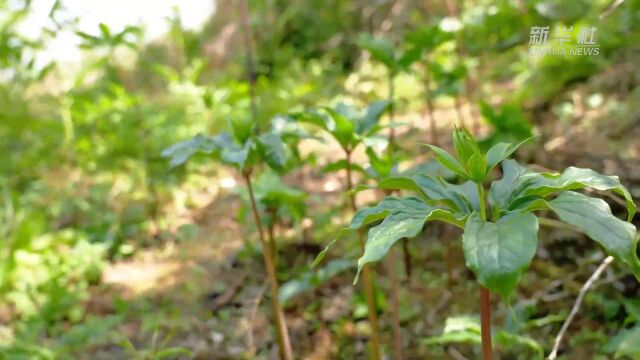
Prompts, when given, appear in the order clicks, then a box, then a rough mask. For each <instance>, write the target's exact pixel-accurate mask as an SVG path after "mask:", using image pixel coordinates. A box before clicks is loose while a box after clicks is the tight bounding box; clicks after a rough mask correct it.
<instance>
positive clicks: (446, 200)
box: [378, 174, 480, 214]
mask: <svg viewBox="0 0 640 360" xmlns="http://www.w3.org/2000/svg"><path fill="white" fill-rule="evenodd" d="M378 188H379V189H386V190H408V191H413V192H415V193H416V194H418V195H420V197H422V199H423V200H424V201H425V202H426V203H427V204H429V205H436V204H440V205H444V206H447V207H448V208H450V209H452V210H454V211H455V212H457V213H460V214H469V213H471V212H473V211H474V210H478V209H480V200H479V198H478V194H477V191H476V186H475V184H474V183H473V182H472V181H466V182H465V183H463V184H461V185H454V184H450V183H448V182H446V181H445V180H444V179H442V178H440V177H433V176H429V175H426V174H416V175H413V176H412V177H403V176H398V177H390V178H386V179H383V180H381V181H380V182H378Z"/></svg>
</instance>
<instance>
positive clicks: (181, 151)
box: [162, 133, 233, 167]
mask: <svg viewBox="0 0 640 360" xmlns="http://www.w3.org/2000/svg"><path fill="white" fill-rule="evenodd" d="M229 144H233V141H232V140H231V136H230V135H229V134H227V133H223V134H220V135H218V136H217V137H211V136H205V135H202V134H198V135H196V136H194V137H193V138H191V139H189V140H184V141H181V142H179V143H177V144H174V145H171V146H169V147H168V148H166V149H164V150H163V151H162V156H163V157H165V158H169V165H170V166H171V167H176V166H179V165H182V164H184V163H185V162H186V161H187V160H189V158H191V157H192V156H193V155H195V154H197V153H205V154H211V153H213V152H214V151H216V150H218V149H219V148H220V147H224V146H227V145H229Z"/></svg>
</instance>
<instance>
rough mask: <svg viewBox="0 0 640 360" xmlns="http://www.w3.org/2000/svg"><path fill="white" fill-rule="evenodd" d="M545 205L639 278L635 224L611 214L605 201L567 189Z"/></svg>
mask: <svg viewBox="0 0 640 360" xmlns="http://www.w3.org/2000/svg"><path fill="white" fill-rule="evenodd" d="M548 204H549V208H550V209H551V210H553V211H554V212H555V213H556V214H557V215H558V217H559V218H560V220H562V221H564V222H566V223H568V224H571V225H574V226H576V227H578V228H580V229H582V230H583V231H584V232H585V234H587V236H589V237H590V238H591V239H593V240H595V241H596V242H598V243H599V244H600V245H602V246H603V247H604V248H605V250H606V251H607V253H609V254H610V255H612V256H613V257H615V258H616V259H618V260H620V261H622V262H624V263H625V264H627V265H628V266H629V267H631V269H632V270H633V272H634V274H635V275H636V277H638V278H640V262H639V261H638V256H637V255H636V246H637V239H636V237H635V236H636V227H635V226H633V225H632V224H630V223H628V222H625V221H622V220H620V219H618V218H616V217H615V216H613V214H612V213H611V209H610V208H609V205H608V204H607V203H606V202H605V201H604V200H602V199H596V198H591V197H588V196H586V195H583V194H580V193H577V192H573V191H566V192H563V193H562V194H560V196H558V197H557V198H555V199H553V200H551V201H549V202H548Z"/></svg>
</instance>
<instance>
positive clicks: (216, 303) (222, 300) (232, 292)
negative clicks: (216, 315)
mask: <svg viewBox="0 0 640 360" xmlns="http://www.w3.org/2000/svg"><path fill="white" fill-rule="evenodd" d="M247 275H248V274H247V272H246V271H245V272H243V273H241V274H240V276H238V277H237V278H236V280H235V281H234V282H233V284H231V286H229V287H228V288H227V290H226V291H225V292H224V293H222V295H220V296H218V297H217V298H215V299H214V300H213V303H212V304H211V311H212V312H215V311H217V310H218V309H220V308H221V307H223V306H225V305H227V304H228V303H229V302H230V301H231V300H233V298H235V297H236V295H238V292H239V290H240V289H241V288H242V286H243V285H244V279H245V278H246V277H247Z"/></svg>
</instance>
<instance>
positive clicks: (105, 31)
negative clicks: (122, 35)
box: [98, 23, 111, 39]
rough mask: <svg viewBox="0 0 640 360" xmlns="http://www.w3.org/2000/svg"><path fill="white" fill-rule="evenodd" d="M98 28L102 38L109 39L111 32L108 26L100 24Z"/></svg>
mask: <svg viewBox="0 0 640 360" xmlns="http://www.w3.org/2000/svg"><path fill="white" fill-rule="evenodd" d="M98 27H100V33H102V37H103V38H104V39H109V38H110V37H111V30H110V29H109V26H107V24H105V23H100V24H98Z"/></svg>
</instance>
